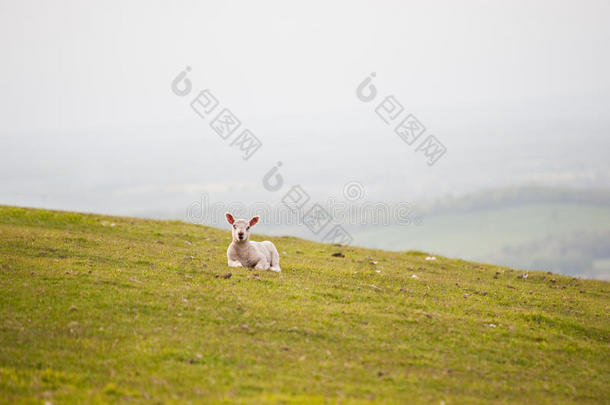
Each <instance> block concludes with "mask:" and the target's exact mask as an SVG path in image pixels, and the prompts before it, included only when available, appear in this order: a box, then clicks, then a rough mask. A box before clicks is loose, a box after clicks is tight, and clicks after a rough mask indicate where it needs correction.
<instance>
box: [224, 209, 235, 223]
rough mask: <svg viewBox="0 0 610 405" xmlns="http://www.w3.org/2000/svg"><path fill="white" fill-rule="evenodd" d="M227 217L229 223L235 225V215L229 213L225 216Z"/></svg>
mask: <svg viewBox="0 0 610 405" xmlns="http://www.w3.org/2000/svg"><path fill="white" fill-rule="evenodd" d="M225 217H227V222H228V223H230V224H231V225H233V222H235V218H233V215H231V214H229V213H228V212H227V213H226V214H225Z"/></svg>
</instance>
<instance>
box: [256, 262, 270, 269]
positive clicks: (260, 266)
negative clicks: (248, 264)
mask: <svg viewBox="0 0 610 405" xmlns="http://www.w3.org/2000/svg"><path fill="white" fill-rule="evenodd" d="M254 268H255V269H256V270H269V262H268V261H267V259H261V260H259V261H258V263H256V266H254Z"/></svg>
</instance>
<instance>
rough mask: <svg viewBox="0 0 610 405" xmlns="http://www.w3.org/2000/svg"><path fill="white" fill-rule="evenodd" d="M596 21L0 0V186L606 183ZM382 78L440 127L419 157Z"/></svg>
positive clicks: (96, 191)
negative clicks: (393, 121) (387, 117)
mask: <svg viewBox="0 0 610 405" xmlns="http://www.w3.org/2000/svg"><path fill="white" fill-rule="evenodd" d="M608 21H610V3H609V2H607V1H565V0H560V1H558V0H554V1H511V2H505V1H462V2H455V1H336V2H327V1H308V2H286V1H257V2H248V1H223V2H205V1H176V2H171V3H169V2H155V1H129V2H122V1H106V2H90V1H55V2H52V3H51V2H45V1H27V0H26V1H6V0H0V55H2V63H1V64H0V203H2V204H15V205H26V206H36V207H46V208H59V209H70V210H79V211H90V212H100V213H114V214H121V215H145V216H156V217H167V216H169V217H171V216H179V215H181V214H182V213H183V212H184V210H185V209H186V207H188V206H189V204H190V203H192V201H195V200H197V199H198V198H199V196H200V195H201V194H202V193H207V194H208V195H210V198H211V199H212V200H213V201H240V202H245V203H250V202H254V201H263V202H268V203H271V204H276V203H278V202H279V201H280V199H281V196H282V194H283V193H284V191H285V190H286V189H287V188H288V187H290V186H291V185H295V184H299V185H302V186H303V187H304V188H305V189H306V190H307V191H308V192H309V193H310V194H311V195H312V198H314V199H315V198H318V199H325V198H327V197H328V196H329V195H341V194H342V192H343V190H344V187H345V184H347V183H350V182H358V183H359V184H361V185H362V187H363V188H364V189H365V190H366V195H367V198H369V199H371V200H374V201H390V200H391V201H409V202H418V201H425V200H431V199H434V198H438V197H442V196H444V195H461V194H466V193H469V192H473V191H477V190H480V189H485V188H498V187H507V186H512V185H522V184H543V185H559V186H569V187H582V188H590V187H594V188H608V187H609V186H610V170H609V169H610V168H609V163H608V162H609V161H610V159H609V157H610V156H608V154H609V152H608V151H609V150H610V137H609V136H608V135H609V130H610V116H609V115H608V106H609V105H610V75H609V74H608V72H610V52H608V49H609V48H608V47H609V44H610V24H608ZM187 66H188V67H189V68H190V72H189V73H188V75H187V78H188V79H189V80H190V81H191V83H192V91H191V93H190V94H189V95H187V96H178V95H176V94H174V92H173V91H172V86H171V85H172V81H173V80H174V78H176V76H178V75H179V74H180V73H181V72H182V71H183V70H184V69H185V68H186V67H187ZM373 72H374V74H375V77H374V79H373V81H372V83H373V85H374V86H375V88H376V89H377V92H378V94H377V97H376V99H375V100H373V101H372V102H363V101H361V100H360V99H359V98H358V97H357V95H356V89H357V87H358V86H359V84H360V83H361V82H362V81H363V80H364V79H366V78H367V77H369V75H370V74H371V73H373ZM204 89H209V91H210V92H211V93H212V94H213V95H214V96H215V97H216V98H217V99H218V101H219V103H220V106H221V107H219V108H228V109H230V110H231V111H232V112H233V113H234V114H235V115H236V116H237V117H238V119H239V120H240V121H241V122H242V127H241V128H248V129H249V130H251V131H252V133H254V134H255V135H256V136H257V138H258V139H259V140H260V141H261V142H262V147H261V148H260V149H259V150H258V151H256V153H255V154H254V155H253V156H252V157H251V158H250V159H248V160H243V159H242V157H241V155H240V153H239V151H238V150H236V148H235V147H234V146H231V142H232V140H231V139H229V140H223V139H222V138H221V137H220V136H219V135H218V134H216V133H215V132H214V130H213V129H212V128H211V127H210V121H211V118H212V117H208V118H205V119H204V118H201V117H199V116H198V115H197V114H196V113H195V112H194V111H193V110H192V109H191V107H190V102H191V101H192V100H193V98H194V97H195V96H196V95H197V94H198V92H199V91H201V90H204ZM387 96H394V99H395V100H398V101H399V102H400V104H402V105H403V107H404V113H403V114H404V115H406V114H413V115H414V116H416V117H417V119H418V120H419V121H420V122H421V123H422V124H423V125H424V126H425V128H426V132H425V136H428V135H434V136H435V137H436V138H437V139H438V140H439V141H440V142H441V143H442V144H443V145H444V147H445V148H446V153H445V154H444V155H443V156H442V157H441V158H440V159H439V160H438V161H437V162H436V163H435V164H434V165H432V166H430V165H428V164H427V160H426V157H425V156H424V155H423V153H421V151H420V152H417V151H416V149H417V146H416V145H408V144H406V143H405V142H404V141H403V140H402V139H401V138H400V137H398V136H397V135H396V134H395V133H394V131H393V126H392V125H388V124H386V123H385V122H383V120H382V119H381V118H380V117H379V116H378V115H377V114H376V107H377V106H378V105H379V103H380V102H381V101H382V100H383V99H384V98H385V97H387ZM401 117H402V115H401ZM278 162H282V166H281V168H280V170H281V175H282V176H283V179H284V180H285V188H284V189H283V190H282V191H280V192H270V191H269V190H267V189H266V188H265V187H264V186H263V184H262V179H263V177H264V175H265V174H266V173H268V172H269V170H271V169H272V168H273V167H274V166H275V165H276V164H277V163H278Z"/></svg>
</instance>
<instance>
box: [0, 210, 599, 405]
mask: <svg viewBox="0 0 610 405" xmlns="http://www.w3.org/2000/svg"><path fill="white" fill-rule="evenodd" d="M254 239H259V240H260V239H261V237H260V236H258V235H255V237H254ZM229 240H230V232H229V231H228V230H219V229H214V228H207V227H202V226H197V225H191V224H186V223H182V222H176V221H152V220H141V219H133V218H117V217H107V216H98V215H83V214H75V213H68V212H51V211H45V210H34V209H22V208H14V207H0V401H1V402H4V403H44V402H46V401H48V402H51V403H53V404H56V403H83V402H102V403H105V402H120V401H129V402H136V403H139V402H141V403H166V402H169V403H183V402H213V403H218V402H221V403H222V402H226V403H235V402H238V403H252V404H260V403H328V402H331V403H333V402H340V403H368V402H375V403H377V402H379V403H406V402H409V403H433V404H440V403H445V404H462V403H490V402H496V403H511V404H512V403H550V404H551V403H552V404H556V403H609V396H608V393H609V392H610V346H609V344H610V316H609V315H608V314H609V312H610V311H609V309H610V308H609V304H610V284H609V283H607V282H602V281H592V280H584V279H574V278H569V277H563V276H559V275H555V274H549V273H540V272H529V274H528V277H527V278H519V276H520V275H522V274H523V272H520V271H515V270H511V269H509V268H502V267H497V266H487V265H479V264H476V263H469V262H465V261H461V260H454V259H447V258H442V257H439V258H438V260H435V261H426V260H425V257H426V254H424V253H421V252H385V251H381V250H368V249H360V248H351V247H340V246H333V245H324V244H319V243H314V242H308V241H303V240H299V239H296V238H292V237H277V238H271V240H273V242H274V243H276V245H277V247H278V250H279V251H280V253H281V257H282V259H281V260H282V268H283V272H282V273H281V274H275V273H271V272H260V271H253V270H249V269H243V268H239V269H236V268H231V269H229V268H228V267H227V266H226V257H225V251H226V248H227V245H228V243H229ZM334 253H342V254H343V255H344V257H341V256H338V257H336V256H333V254H334Z"/></svg>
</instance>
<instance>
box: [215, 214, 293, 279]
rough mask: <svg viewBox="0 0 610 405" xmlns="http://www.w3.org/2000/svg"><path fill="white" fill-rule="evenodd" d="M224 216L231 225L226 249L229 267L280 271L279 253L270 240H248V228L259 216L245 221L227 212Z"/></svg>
mask: <svg viewBox="0 0 610 405" xmlns="http://www.w3.org/2000/svg"><path fill="white" fill-rule="evenodd" d="M225 216H226V217H227V222H228V223H229V224H231V225H232V226H233V230H232V233H233V241H232V242H231V244H230V245H229V248H228V249H227V259H228V261H229V267H254V268H255V269H257V270H271V271H275V272H278V273H279V272H281V271H282V269H281V268H280V255H279V253H278V252H277V249H276V248H275V245H274V244H273V243H272V242H270V241H268V240H266V241H263V242H254V241H250V240H248V239H249V237H250V228H251V227H253V226H254V225H255V224H256V223H257V222H258V220H259V217H257V216H256V217H253V218H252V219H251V220H250V221H247V220H245V219H235V218H233V215H231V214H229V213H228V212H227V213H226V214H225Z"/></svg>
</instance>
